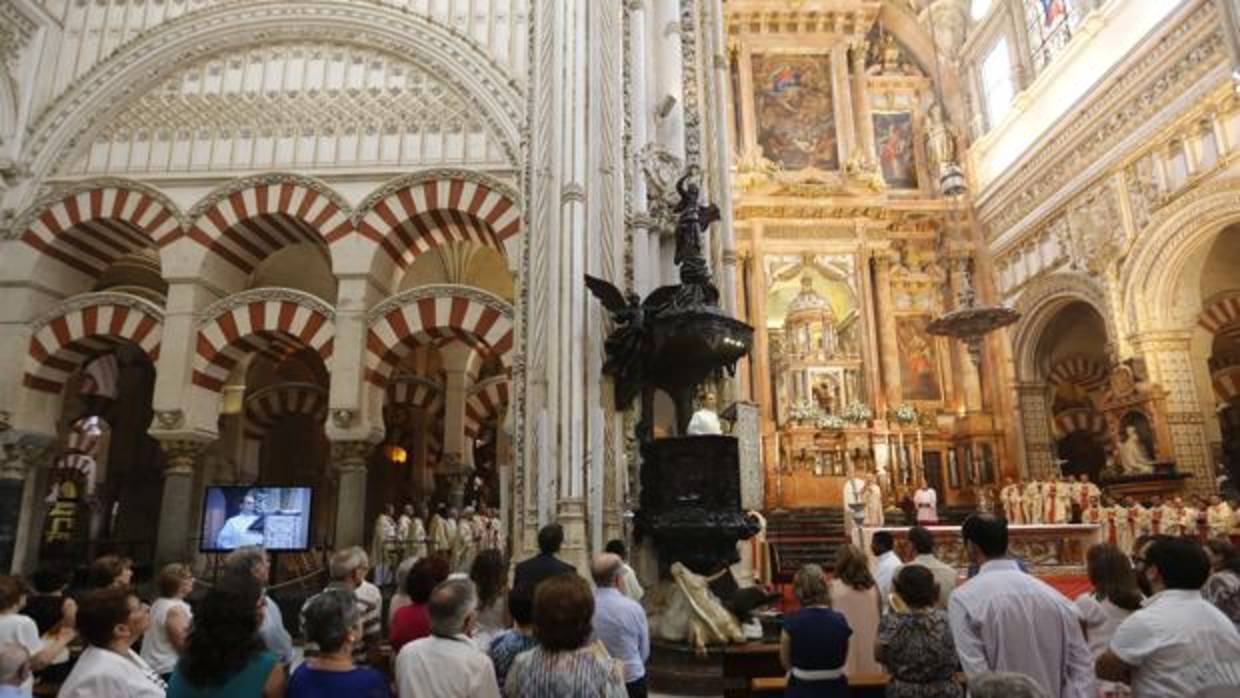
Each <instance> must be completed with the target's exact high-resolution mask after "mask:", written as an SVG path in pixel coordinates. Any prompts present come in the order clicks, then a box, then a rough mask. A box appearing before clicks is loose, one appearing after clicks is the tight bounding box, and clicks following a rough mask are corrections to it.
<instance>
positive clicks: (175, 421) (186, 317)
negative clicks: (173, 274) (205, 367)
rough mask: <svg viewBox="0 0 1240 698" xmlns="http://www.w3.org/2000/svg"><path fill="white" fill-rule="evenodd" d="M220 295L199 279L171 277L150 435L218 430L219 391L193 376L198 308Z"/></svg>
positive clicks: (204, 435) (199, 435) (202, 436)
mask: <svg viewBox="0 0 1240 698" xmlns="http://www.w3.org/2000/svg"><path fill="white" fill-rule="evenodd" d="M216 298H217V296H216V294H215V292H214V291H212V290H211V289H209V288H207V287H206V286H204V285H202V284H199V283H197V282H196V281H187V280H171V281H170V285H169V287H168V301H167V303H166V304H165V309H164V332H163V339H162V340H161V341H160V345H159V362H158V364H157V365H156V367H155V368H156V371H155V394H154V396H153V397H152V398H151V406H152V408H153V409H154V410H155V422H154V423H153V424H152V427H151V431H152V436H154V437H155V438H157V439H160V440H161V441H162V440H165V435H166V438H167V439H168V440H177V439H180V438H181V437H182V436H185V435H186V434H189V433H193V434H194V435H195V436H194V438H196V439H198V440H202V441H210V440H212V439H214V438H215V436H216V421H217V419H218V417H219V411H220V400H221V396H220V395H218V394H215V393H209V392H207V391H206V390H204V389H202V388H199V387H197V386H195V385H194V384H193V382H192V377H193V370H194V357H195V356H196V354H197V349H198V325H197V320H198V313H200V312H202V311H203V310H204V309H205V308H206V307H207V306H208V305H210V304H211V303H212V302H213V301H215V300H216Z"/></svg>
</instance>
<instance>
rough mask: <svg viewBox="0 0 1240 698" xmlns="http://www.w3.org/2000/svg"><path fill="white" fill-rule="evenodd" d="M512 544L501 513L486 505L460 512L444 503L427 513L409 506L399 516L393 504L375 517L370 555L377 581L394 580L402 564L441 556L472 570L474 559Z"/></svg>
mask: <svg viewBox="0 0 1240 698" xmlns="http://www.w3.org/2000/svg"><path fill="white" fill-rule="evenodd" d="M506 544H507V541H506V540H505V536H504V528H503V526H502V525H501V522H500V520H499V515H498V512H496V511H495V510H493V509H489V508H486V507H479V508H478V509H475V508H474V507H465V508H464V509H461V510H459V511H458V510H457V509H455V508H452V507H448V506H447V505H442V506H440V507H439V508H438V509H436V510H435V512H434V513H433V514H430V515H429V516H428V515H427V509H426V507H425V506H422V505H419V506H416V507H415V506H414V505H412V504H406V505H405V506H404V507H402V508H401V512H400V514H399V515H397V514H396V507H395V506H393V505H391V504H389V505H387V506H385V507H384V508H383V511H382V512H380V514H379V516H378V518H376V519H375V525H374V531H373V533H372V536H371V549H370V556H371V559H372V560H373V561H374V563H375V573H374V577H375V580H376V581H377V582H378V583H380V584H388V583H389V582H391V581H392V575H393V573H394V571H395V570H396V569H397V567H398V565H399V564H400V563H401V561H403V560H409V559H418V558H424V557H426V556H428V555H439V556H442V557H445V558H447V560H448V564H449V566H450V567H451V568H452V569H453V570H454V571H458V572H467V571H468V570H469V568H470V566H471V565H472V564H473V561H474V556H476V555H477V554H478V553H479V552H481V551H483V550H504V549H505V546H506Z"/></svg>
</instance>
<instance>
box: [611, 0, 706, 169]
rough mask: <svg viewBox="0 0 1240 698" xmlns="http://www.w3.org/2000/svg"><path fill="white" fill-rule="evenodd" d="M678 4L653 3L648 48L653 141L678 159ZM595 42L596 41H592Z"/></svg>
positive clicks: (671, 0)
mask: <svg viewBox="0 0 1240 698" xmlns="http://www.w3.org/2000/svg"><path fill="white" fill-rule="evenodd" d="M680 4H681V3H680V0H653V5H654V12H653V17H652V19H653V24H654V26H653V28H652V29H653V31H652V32H651V34H652V36H651V37H650V38H651V41H650V45H651V48H652V49H653V51H652V55H653V56H654V57H655V59H656V60H655V61H653V62H651V63H650V66H651V69H652V71H653V72H654V80H653V83H654V108H655V110H656V112H655V113H656V116H655V139H656V140H657V141H658V142H659V143H660V144H661V145H662V146H663V147H665V148H667V149H668V150H669V151H670V152H672V153H674V154H676V155H677V156H679V157H684V154H685V114H684V92H683V90H684V88H683V82H684V61H683V59H682V58H681V47H680V42H681V36H680ZM596 38H597V37H596Z"/></svg>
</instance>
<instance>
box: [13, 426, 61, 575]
mask: <svg viewBox="0 0 1240 698" xmlns="http://www.w3.org/2000/svg"><path fill="white" fill-rule="evenodd" d="M0 418H3V421H0V430H7V425H8V421H7V413H3V414H2V415H0ZM0 438H3V439H4V446H3V452H2V453H0V571H3V572H4V573H5V574H14V573H18V572H20V571H22V570H24V569H28V568H30V567H32V565H31V564H29V563H30V562H32V561H33V558H34V553H35V552H36V551H37V546H38V541H39V532H38V529H39V524H40V522H41V519H42V517H41V516H40V514H41V511H40V510H39V504H38V502H39V500H40V498H41V497H40V493H39V492H37V491H36V488H37V487H38V483H39V481H40V480H39V478H38V477H37V475H38V471H39V469H40V468H45V467H46V466H47V465H48V463H49V462H50V460H51V457H52V454H53V450H52V449H53V446H54V444H55V438H54V437H53V436H50V435H46V434H29V433H26V434H21V433H17V432H10V433H7V434H4V436H3V437H0Z"/></svg>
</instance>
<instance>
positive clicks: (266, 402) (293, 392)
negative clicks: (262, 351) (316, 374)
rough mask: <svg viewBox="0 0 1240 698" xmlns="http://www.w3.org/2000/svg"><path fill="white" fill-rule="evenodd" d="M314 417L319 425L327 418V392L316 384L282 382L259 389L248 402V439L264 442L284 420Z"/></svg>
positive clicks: (246, 411)
mask: <svg viewBox="0 0 1240 698" xmlns="http://www.w3.org/2000/svg"><path fill="white" fill-rule="evenodd" d="M290 416H306V417H310V418H311V419H312V420H313V421H314V422H315V423H316V424H318V423H322V422H323V421H325V420H326V419H327V391H326V390H324V389H323V388H322V387H320V386H317V385H314V384H313V383H282V384H279V385H273V386H269V387H267V388H263V389H262V390H259V391H256V392H255V393H254V394H253V395H251V396H250V397H249V398H248V399H246V401H245V421H246V425H245V438H247V439H250V440H252V441H262V440H263V439H264V438H266V436H267V432H269V431H271V428H272V427H273V426H275V425H276V423H278V422H279V421H280V420H282V419H284V418H286V417H290Z"/></svg>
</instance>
